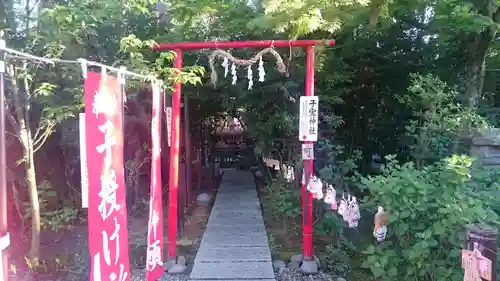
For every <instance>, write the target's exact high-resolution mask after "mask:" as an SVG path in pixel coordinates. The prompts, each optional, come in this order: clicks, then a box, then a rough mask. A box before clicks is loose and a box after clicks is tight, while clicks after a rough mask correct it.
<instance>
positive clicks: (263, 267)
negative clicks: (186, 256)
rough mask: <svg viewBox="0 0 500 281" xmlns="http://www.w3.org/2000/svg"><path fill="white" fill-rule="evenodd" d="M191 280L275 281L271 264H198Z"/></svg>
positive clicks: (194, 268)
mask: <svg viewBox="0 0 500 281" xmlns="http://www.w3.org/2000/svg"><path fill="white" fill-rule="evenodd" d="M189 277H190V279H274V271H273V265H272V263H271V262H269V261H266V262H198V263H194V265H193V270H192V271H191V275H190V276H189Z"/></svg>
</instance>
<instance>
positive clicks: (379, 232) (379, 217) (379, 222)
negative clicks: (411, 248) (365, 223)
mask: <svg viewBox="0 0 500 281" xmlns="http://www.w3.org/2000/svg"><path fill="white" fill-rule="evenodd" d="M388 218H389V215H388V213H387V212H385V211H384V208H383V207H382V206H379V207H378V211H377V213H376V214H375V220H374V221H375V227H374V228H373V236H374V237H375V238H376V239H377V241H378V242H382V241H384V240H385V237H386V236H387V222H388Z"/></svg>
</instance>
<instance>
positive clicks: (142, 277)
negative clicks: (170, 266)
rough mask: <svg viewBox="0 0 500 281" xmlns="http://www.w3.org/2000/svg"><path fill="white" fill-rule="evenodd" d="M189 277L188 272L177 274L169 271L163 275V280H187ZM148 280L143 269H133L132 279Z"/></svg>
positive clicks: (136, 280) (132, 280)
mask: <svg viewBox="0 0 500 281" xmlns="http://www.w3.org/2000/svg"><path fill="white" fill-rule="evenodd" d="M188 279H189V276H188V275H187V274H175V275H171V274H168V273H166V272H165V273H164V274H163V275H162V277H161V279H160V280H161V281H186V280H188ZM143 280H146V274H145V273H144V271H143V270H140V271H139V270H132V278H130V281H143Z"/></svg>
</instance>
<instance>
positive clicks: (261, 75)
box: [259, 57, 266, 82]
mask: <svg viewBox="0 0 500 281" xmlns="http://www.w3.org/2000/svg"><path fill="white" fill-rule="evenodd" d="M265 76H266V70H265V69H264V62H263V61H262V57H260V58H259V82H264V77H265Z"/></svg>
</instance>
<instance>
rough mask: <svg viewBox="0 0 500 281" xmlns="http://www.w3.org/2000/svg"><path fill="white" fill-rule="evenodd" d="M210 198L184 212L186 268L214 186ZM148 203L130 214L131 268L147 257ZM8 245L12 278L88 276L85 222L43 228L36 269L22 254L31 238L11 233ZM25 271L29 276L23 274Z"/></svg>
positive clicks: (182, 241) (182, 244) (180, 246)
mask: <svg viewBox="0 0 500 281" xmlns="http://www.w3.org/2000/svg"><path fill="white" fill-rule="evenodd" d="M204 192H205V193H208V194H209V195H210V196H211V198H212V201H211V202H208V203H201V204H196V205H195V206H194V207H193V208H192V211H191V213H190V214H187V216H186V221H185V225H184V229H183V232H182V233H181V235H180V236H179V237H178V239H177V246H178V253H179V255H183V256H185V257H186V260H187V263H188V269H187V270H188V272H189V271H190V270H191V266H192V263H193V261H194V258H195V256H196V252H197V249H198V246H199V243H200V241H201V238H202V236H203V232H204V229H205V226H206V224H207V221H208V217H209V215H210V210H211V207H212V203H213V198H214V197H215V192H216V190H215V189H211V190H204ZM165 209H166V207H164V221H163V225H164V241H165V247H164V248H165V253H164V254H165V256H166V242H167V230H168V222H167V219H168V214H167V212H166V211H165ZM147 210H148V209H147V206H146V207H145V208H143V210H141V211H140V212H137V211H136V212H134V213H135V214H134V215H129V220H128V231H129V233H128V234H129V256H130V262H131V263H130V264H131V269H143V268H144V267H145V260H146V237H147V230H148V212H147ZM11 235H12V242H11V247H9V248H10V249H9V257H10V264H11V265H10V270H11V272H10V274H11V276H12V277H13V280H30V279H31V280H75V279H74V277H75V276H78V280H88V278H87V276H88V274H89V254H88V230H87V226H86V224H83V225H73V226H68V227H67V229H65V231H60V232H56V233H54V232H43V233H42V235H41V241H42V242H41V244H42V245H41V252H42V255H43V260H42V265H41V266H40V267H39V268H37V269H36V270H30V268H29V266H27V263H26V260H25V256H26V254H27V252H28V250H29V245H30V241H29V239H27V238H25V237H24V235H21V234H11ZM27 275H29V276H30V278H29V279H27V278H25V277H26V276H27Z"/></svg>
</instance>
